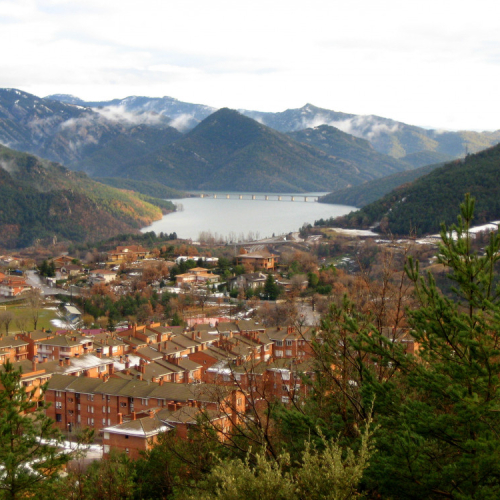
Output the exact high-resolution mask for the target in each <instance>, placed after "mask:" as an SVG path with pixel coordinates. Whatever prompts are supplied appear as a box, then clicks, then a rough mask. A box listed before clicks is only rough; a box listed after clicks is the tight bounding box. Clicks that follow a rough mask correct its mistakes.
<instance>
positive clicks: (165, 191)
mask: <svg viewBox="0 0 500 500" xmlns="http://www.w3.org/2000/svg"><path fill="white" fill-rule="evenodd" d="M94 180H96V181H98V182H102V183H103V184H107V185H108V186H111V187H114V188H117V189H127V190H129V191H135V192H137V193H142V194H145V195H147V196H151V197H153V198H159V199H165V198H168V199H173V198H184V197H185V196H186V193H183V192H182V191H177V189H172V188H169V187H168V186H165V185H163V184H159V183H158V182H147V181H138V180H131V179H122V178H119V177H94Z"/></svg>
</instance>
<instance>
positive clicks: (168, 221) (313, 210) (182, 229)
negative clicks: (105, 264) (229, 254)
mask: <svg viewBox="0 0 500 500" xmlns="http://www.w3.org/2000/svg"><path fill="white" fill-rule="evenodd" d="M211 194H212V196H211V197H210V198H208V197H207V198H198V197H196V198H183V199H177V200H171V201H172V202H173V203H175V204H176V205H178V206H179V210H178V211H177V212H174V213H171V214H168V215H166V216H164V217H163V219H161V220H159V221H156V222H154V223H153V224H152V225H151V226H148V227H146V228H144V229H142V231H143V232H145V231H154V232H156V233H157V234H158V233H160V232H163V233H168V234H170V233H173V232H175V233H177V236H178V237H179V238H183V239H192V240H199V239H200V237H201V239H203V236H206V235H207V234H209V235H211V236H214V237H216V239H222V240H225V241H243V240H246V239H260V238H266V237H271V236H272V235H273V234H275V235H276V236H277V235H279V234H288V233H290V232H294V231H298V230H299V229H300V228H301V227H302V225H303V224H304V223H308V224H314V221H315V220H318V219H321V218H323V219H326V218H329V217H332V216H333V217H337V216H340V215H345V214H347V213H349V212H351V211H352V210H356V208H355V207H350V206H346V205H328V204H325V203H315V202H313V201H307V202H305V201H304V197H305V196H307V197H309V198H308V199H309V200H311V199H312V198H311V197H317V196H321V195H323V194H326V193H300V194H292V195H293V196H295V197H296V200H297V201H288V200H290V197H291V194H290V193H283V194H281V196H283V200H285V198H286V199H287V200H286V201H277V196H279V194H276V193H272V194H269V195H268V196H269V198H270V199H269V200H267V201H265V200H264V198H265V195H266V193H255V195H256V198H257V199H255V200H252V199H251V195H249V194H244V195H243V197H244V198H245V199H241V200H240V199H239V198H238V195H235V193H229V194H230V196H231V198H230V199H226V195H227V194H228V193H227V192H224V193H216V194H217V196H218V197H217V198H213V194H214V193H213V192H212V193H211Z"/></svg>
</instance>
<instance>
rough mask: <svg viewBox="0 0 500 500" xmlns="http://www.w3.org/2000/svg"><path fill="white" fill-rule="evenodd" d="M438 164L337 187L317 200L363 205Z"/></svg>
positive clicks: (412, 179) (425, 172)
mask: <svg viewBox="0 0 500 500" xmlns="http://www.w3.org/2000/svg"><path fill="white" fill-rule="evenodd" d="M440 166H442V163H438V164H435V165H426V166H425V167H420V168H416V169H414V170H406V171H404V172H398V173H396V174H392V175H388V176H387V177H383V178H381V179H375V180H373V181H368V182H365V183H364V184H361V185H359V186H352V187H348V188H344V189H339V190H338V191H334V192H333V193H330V194H327V195H326V196H322V197H321V198H319V200H318V201H319V202H320V203H333V204H336V203H337V204H341V205H351V206H353V207H364V206H365V205H368V204H369V203H373V202H374V201H376V200H378V199H379V198H382V196H384V195H385V194H387V193H389V192H390V191H392V190H393V189H396V188H398V187H399V186H402V185H403V184H406V183H408V182H412V181H414V180H415V179H418V178H419V177H422V176H423V175H426V174H428V173H429V172H432V171H433V170H434V169H436V168H438V167H440Z"/></svg>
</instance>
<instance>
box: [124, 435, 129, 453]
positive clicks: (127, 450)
mask: <svg viewBox="0 0 500 500" xmlns="http://www.w3.org/2000/svg"><path fill="white" fill-rule="evenodd" d="M126 437H128V436H126ZM128 452H129V449H128V448H125V453H128Z"/></svg>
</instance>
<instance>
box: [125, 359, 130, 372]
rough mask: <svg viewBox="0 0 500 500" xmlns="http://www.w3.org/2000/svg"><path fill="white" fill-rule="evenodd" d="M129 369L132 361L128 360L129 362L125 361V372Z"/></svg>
mask: <svg viewBox="0 0 500 500" xmlns="http://www.w3.org/2000/svg"><path fill="white" fill-rule="evenodd" d="M125 359H127V358H125ZM129 368H130V361H129V360H128V359H127V361H125V370H128V369H129Z"/></svg>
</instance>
